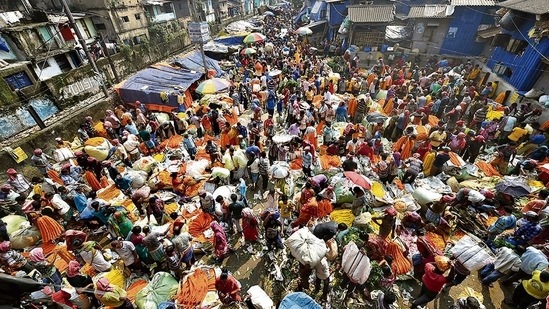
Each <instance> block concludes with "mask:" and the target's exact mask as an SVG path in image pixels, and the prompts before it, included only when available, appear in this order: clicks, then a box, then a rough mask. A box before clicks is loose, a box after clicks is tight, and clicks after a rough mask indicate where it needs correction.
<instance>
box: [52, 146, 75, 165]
mask: <svg viewBox="0 0 549 309" xmlns="http://www.w3.org/2000/svg"><path fill="white" fill-rule="evenodd" d="M71 158H74V153H72V151H71V150H70V149H68V148H65V147H63V148H59V149H56V150H55V151H54V152H53V159H54V160H55V162H57V163H60V162H63V161H68V160H69V159H71Z"/></svg>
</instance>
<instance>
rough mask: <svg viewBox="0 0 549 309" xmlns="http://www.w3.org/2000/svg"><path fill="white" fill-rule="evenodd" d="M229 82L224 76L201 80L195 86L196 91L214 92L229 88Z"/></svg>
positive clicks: (202, 92)
mask: <svg viewBox="0 0 549 309" xmlns="http://www.w3.org/2000/svg"><path fill="white" fill-rule="evenodd" d="M230 87H231V83H230V82H229V81H228V80H226V79H224V78H210V79H208V80H205V81H203V82H202V83H200V85H198V87H196V90H195V91H196V92H198V93H200V94H214V93H218V92H224V91H227V90H229V88H230Z"/></svg>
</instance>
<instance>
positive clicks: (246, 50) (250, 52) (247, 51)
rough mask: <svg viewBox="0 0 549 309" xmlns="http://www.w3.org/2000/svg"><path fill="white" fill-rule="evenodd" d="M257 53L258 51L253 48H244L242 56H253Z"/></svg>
mask: <svg viewBox="0 0 549 309" xmlns="http://www.w3.org/2000/svg"><path fill="white" fill-rule="evenodd" d="M255 53H257V50H255V48H252V47H248V48H244V49H243V50H242V51H241V52H240V54H241V55H253V54H255Z"/></svg>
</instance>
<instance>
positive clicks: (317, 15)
mask: <svg viewBox="0 0 549 309" xmlns="http://www.w3.org/2000/svg"><path fill="white" fill-rule="evenodd" d="M318 2H320V9H319V10H318V12H316V13H313V12H312V9H313V7H314V6H315V5H317V3H318ZM326 7H327V4H326V2H324V1H322V0H317V1H316V2H314V3H313V5H312V6H311V9H310V10H309V12H310V14H309V18H310V20H311V21H319V20H322V19H326V18H327V16H326ZM322 12H324V16H325V17H322Z"/></svg>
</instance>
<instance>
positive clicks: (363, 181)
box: [343, 172, 372, 190]
mask: <svg viewBox="0 0 549 309" xmlns="http://www.w3.org/2000/svg"><path fill="white" fill-rule="evenodd" d="M343 175H345V177H347V179H349V180H350V181H352V182H353V183H354V184H355V185H357V186H360V187H362V188H364V189H366V190H370V188H371V187H372V186H371V185H370V182H368V179H367V178H366V177H364V176H362V175H360V174H359V173H357V172H343Z"/></svg>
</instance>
